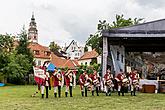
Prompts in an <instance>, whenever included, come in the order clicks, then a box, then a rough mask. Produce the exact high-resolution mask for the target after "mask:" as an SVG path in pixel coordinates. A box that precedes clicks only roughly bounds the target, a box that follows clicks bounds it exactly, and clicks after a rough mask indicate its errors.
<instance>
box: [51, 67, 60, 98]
mask: <svg viewBox="0 0 165 110" xmlns="http://www.w3.org/2000/svg"><path fill="white" fill-rule="evenodd" d="M53 76H54V97H57V89H58V97H61V86H62V74H61V71H60V70H55V72H54V73H53Z"/></svg>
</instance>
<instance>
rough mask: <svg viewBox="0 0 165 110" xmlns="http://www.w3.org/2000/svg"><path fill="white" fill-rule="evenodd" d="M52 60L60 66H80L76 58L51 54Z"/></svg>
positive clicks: (74, 67) (72, 67) (71, 67)
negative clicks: (65, 57) (71, 58)
mask: <svg viewBox="0 0 165 110" xmlns="http://www.w3.org/2000/svg"><path fill="white" fill-rule="evenodd" d="M52 54H54V53H52ZM51 62H52V63H53V64H54V65H55V66H56V67H58V68H65V67H68V68H69V69H76V67H77V66H79V65H78V62H77V61H76V60H70V59H64V58H61V57H57V56H56V55H51Z"/></svg>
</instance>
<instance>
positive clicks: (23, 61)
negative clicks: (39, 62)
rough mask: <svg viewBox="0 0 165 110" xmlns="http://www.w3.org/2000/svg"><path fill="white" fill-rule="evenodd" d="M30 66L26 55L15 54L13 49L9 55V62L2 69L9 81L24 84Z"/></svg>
mask: <svg viewBox="0 0 165 110" xmlns="http://www.w3.org/2000/svg"><path fill="white" fill-rule="evenodd" d="M31 66H32V65H31V63H30V61H29V59H28V58H27V56H26V55H22V54H17V52H16V51H14V52H13V53H11V54H10V55H9V62H8V64H7V65H6V66H5V67H4V68H3V70H4V71H5V73H6V77H7V78H8V81H9V82H10V83H15V84H25V77H26V76H27V75H28V73H29V70H30V69H31Z"/></svg>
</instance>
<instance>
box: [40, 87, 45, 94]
mask: <svg viewBox="0 0 165 110" xmlns="http://www.w3.org/2000/svg"><path fill="white" fill-rule="evenodd" d="M44 90H45V86H41V94H44Z"/></svg>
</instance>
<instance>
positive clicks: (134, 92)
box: [133, 88, 136, 96]
mask: <svg viewBox="0 0 165 110" xmlns="http://www.w3.org/2000/svg"><path fill="white" fill-rule="evenodd" d="M135 92H136V88H134V91H133V96H136V95H135Z"/></svg>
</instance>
